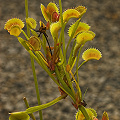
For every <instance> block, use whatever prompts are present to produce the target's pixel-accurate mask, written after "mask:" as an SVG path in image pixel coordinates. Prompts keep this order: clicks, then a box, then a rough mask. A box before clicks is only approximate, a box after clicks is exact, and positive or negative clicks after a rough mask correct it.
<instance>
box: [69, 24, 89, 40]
mask: <svg viewBox="0 0 120 120" xmlns="http://www.w3.org/2000/svg"><path fill="white" fill-rule="evenodd" d="M74 26H75V23H74V24H73V25H71V26H70V28H69V31H68V35H69V36H71V34H72V32H73V29H74ZM89 29H90V26H89V25H88V24H86V23H82V22H80V23H79V25H78V27H77V30H76V32H75V34H74V36H73V38H75V37H76V35H77V34H78V33H80V32H83V31H87V30H89Z"/></svg>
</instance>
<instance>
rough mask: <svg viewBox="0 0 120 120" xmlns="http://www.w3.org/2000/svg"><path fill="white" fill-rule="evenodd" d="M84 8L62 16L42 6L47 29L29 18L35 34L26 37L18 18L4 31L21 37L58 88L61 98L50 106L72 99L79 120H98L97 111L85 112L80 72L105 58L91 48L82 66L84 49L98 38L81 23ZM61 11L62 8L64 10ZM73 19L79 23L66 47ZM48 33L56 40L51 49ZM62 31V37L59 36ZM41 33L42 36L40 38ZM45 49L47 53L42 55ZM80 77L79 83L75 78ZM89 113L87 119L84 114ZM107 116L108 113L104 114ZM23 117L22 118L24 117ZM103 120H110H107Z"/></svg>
mask: <svg viewBox="0 0 120 120" xmlns="http://www.w3.org/2000/svg"><path fill="white" fill-rule="evenodd" d="M86 10H87V9H86V8H85V7H84V6H78V7H76V8H73V9H67V10H65V11H64V12H63V13H62V12H59V9H58V7H57V5H56V4H55V3H53V2H50V3H49V4H48V5H47V7H45V6H44V5H43V4H41V11H42V14H43V17H44V19H45V20H46V22H47V23H46V25H45V24H44V23H43V22H42V21H40V22H39V23H40V28H39V30H36V26H37V24H36V21H35V20H34V19H33V18H29V17H26V24H27V27H28V29H29V31H31V34H32V36H30V34H29V33H28V34H26V33H25V32H24V31H23V30H22V28H23V27H24V23H23V22H22V20H20V19H18V18H13V19H10V20H8V21H7V22H6V24H5V27H4V29H6V30H7V31H8V32H9V33H10V35H14V36H16V37H17V39H18V41H19V42H20V43H21V44H22V45H23V47H24V48H25V49H26V50H27V51H28V52H29V53H30V55H31V56H32V57H33V58H34V59H35V60H36V61H37V63H38V64H39V65H40V66H41V67H42V68H43V69H44V70H45V71H46V72H47V74H48V75H49V76H50V77H51V79H52V80H53V81H54V82H55V83H56V84H57V85H58V89H59V91H60V94H61V96H60V97H59V98H57V99H55V100H53V102H50V105H52V104H54V103H56V102H58V101H59V100H61V99H65V98H66V97H67V96H70V98H71V99H72V105H73V106H74V107H75V108H76V109H77V110H78V109H79V111H78V112H77V114H76V120H84V119H85V118H86V120H87V119H92V120H97V114H96V112H95V110H93V109H91V108H85V106H86V103H85V101H84V100H83V98H82V92H81V89H80V86H79V77H78V70H79V69H80V67H81V66H82V65H83V64H84V63H86V62H87V61H89V60H91V59H95V60H99V59H100V58H101V57H102V54H101V52H100V51H99V50H98V49H96V48H89V49H87V50H86V51H84V52H83V54H82V58H83V60H84V61H83V62H82V63H81V64H80V65H79V64H78V62H79V57H80V53H81V49H82V48H83V47H84V45H85V43H86V42H88V41H92V40H93V39H94V37H95V33H94V32H92V31H90V26H89V25H88V24H86V23H83V22H81V17H82V16H83V14H84V13H85V12H86ZM60 11H62V7H61V6H60ZM71 18H76V19H77V21H76V22H75V23H73V24H72V25H71V26H70V27H69V29H68V37H69V40H68V43H67V46H66V45H65V38H64V29H65V27H66V24H67V23H68V21H69V20H70V19H71ZM47 30H49V31H50V33H51V36H52V38H53V43H54V46H51V45H50V40H49V36H48V35H47ZM59 31H60V34H58V33H59ZM21 32H22V33H23V34H24V36H25V37H26V40H24V39H23V38H21V37H18V36H19V35H20V33H21ZM38 33H39V34H38ZM71 41H74V42H73V45H72V49H71V52H70V56H69V58H68V59H67V51H68V47H69V45H70V44H71V43H72V42H71ZM41 48H42V49H43V51H44V52H41ZM75 64H76V71H75V72H74V73H73V71H72V69H73V67H75ZM76 75H77V79H76V78H75V76H76ZM73 83H75V84H76V90H77V91H76V90H75V89H74V87H73ZM48 105H49V104H46V105H43V106H42V105H41V106H35V107H32V108H28V109H26V111H23V112H17V113H11V115H10V120H14V118H16V119H19V118H20V119H24V120H27V119H29V116H27V115H28V114H31V113H33V112H36V111H38V110H41V109H44V108H45V107H46V106H48ZM83 109H84V111H85V113H84V115H83V112H81V111H83ZM104 114H105V115H106V113H104ZM21 115H22V116H23V117H20V116H21ZM105 115H103V119H102V120H108V117H104V116H105Z"/></svg>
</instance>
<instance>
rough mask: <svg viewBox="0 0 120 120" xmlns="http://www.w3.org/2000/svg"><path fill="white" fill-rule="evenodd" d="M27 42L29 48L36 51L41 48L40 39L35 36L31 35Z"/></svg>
mask: <svg viewBox="0 0 120 120" xmlns="http://www.w3.org/2000/svg"><path fill="white" fill-rule="evenodd" d="M28 43H29V46H30V47H29V48H30V49H31V50H35V51H38V50H40V48H41V43H40V40H39V38H38V37H36V36H31V37H30V39H29V40H28Z"/></svg>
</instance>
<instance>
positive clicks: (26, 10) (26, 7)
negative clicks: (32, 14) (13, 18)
mask: <svg viewBox="0 0 120 120" xmlns="http://www.w3.org/2000/svg"><path fill="white" fill-rule="evenodd" d="M25 13H26V18H28V0H25ZM27 35H28V37H30V30H29V27H28V24H27Z"/></svg>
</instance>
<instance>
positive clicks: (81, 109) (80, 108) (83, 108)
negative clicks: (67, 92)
mask: <svg viewBox="0 0 120 120" xmlns="http://www.w3.org/2000/svg"><path fill="white" fill-rule="evenodd" d="M78 108H79V110H80V111H81V112H82V114H83V115H84V117H85V120H91V118H90V116H89V115H88V113H87V111H86V109H85V107H84V106H82V105H81V106H79V107H78Z"/></svg>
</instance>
